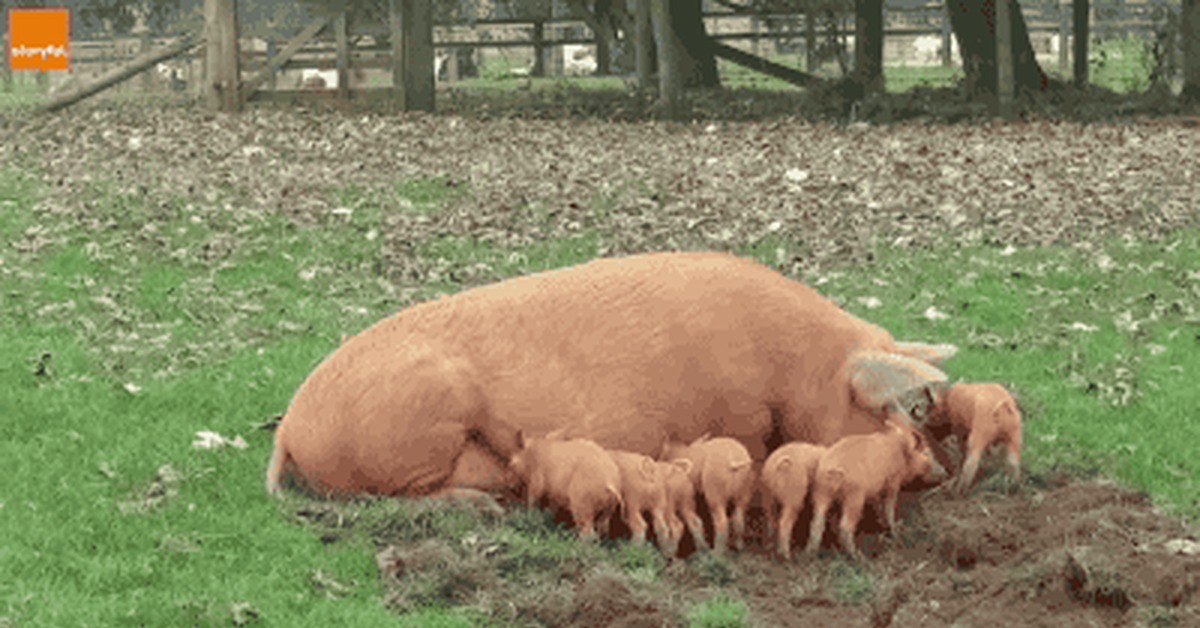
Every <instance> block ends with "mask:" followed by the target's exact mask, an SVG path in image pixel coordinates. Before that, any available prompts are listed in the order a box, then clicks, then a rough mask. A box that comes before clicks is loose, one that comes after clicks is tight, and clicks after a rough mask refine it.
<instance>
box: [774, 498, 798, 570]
mask: <svg viewBox="0 0 1200 628" xmlns="http://www.w3.org/2000/svg"><path fill="white" fill-rule="evenodd" d="M799 514H800V512H799V509H798V508H796V506H795V504H791V503H786V504H783V508H781V509H780V513H779V547H778V550H779V557H780V558H783V559H785V560H786V559H787V558H788V557H789V556H791V553H792V529H793V528H795V526H796V517H797V516H799Z"/></svg>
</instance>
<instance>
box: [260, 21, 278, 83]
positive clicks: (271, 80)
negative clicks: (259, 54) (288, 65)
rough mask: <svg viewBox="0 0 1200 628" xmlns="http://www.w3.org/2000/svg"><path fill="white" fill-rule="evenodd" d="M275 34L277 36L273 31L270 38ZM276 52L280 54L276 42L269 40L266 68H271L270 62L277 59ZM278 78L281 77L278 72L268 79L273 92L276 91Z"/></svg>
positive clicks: (265, 60)
mask: <svg viewBox="0 0 1200 628" xmlns="http://www.w3.org/2000/svg"><path fill="white" fill-rule="evenodd" d="M274 34H275V33H274V31H272V32H271V35H269V36H273V35H274ZM276 52H278V51H277V50H276V47H275V40H274V39H268V40H267V57H266V59H264V60H263V61H264V62H265V63H263V67H264V68H268V67H270V61H271V59H274V58H275V53H276ZM278 76H279V74H278V73H277V72H272V73H271V76H270V78H268V79H267V85H269V86H270V87H271V89H272V90H274V89H275V87H276V79H277V78H278Z"/></svg>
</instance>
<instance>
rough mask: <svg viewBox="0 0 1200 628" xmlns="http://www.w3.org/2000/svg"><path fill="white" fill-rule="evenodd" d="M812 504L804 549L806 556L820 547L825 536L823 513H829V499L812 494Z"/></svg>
mask: <svg viewBox="0 0 1200 628" xmlns="http://www.w3.org/2000/svg"><path fill="white" fill-rule="evenodd" d="M812 502H813V516H812V523H811V524H810V525H809V529H808V545H806V546H805V547H804V552H805V553H806V554H815V553H816V552H817V550H818V549H820V547H821V537H822V536H825V513H826V512H828V511H829V502H830V498H829V496H827V495H818V494H817V493H815V492H814V493H813V500H812Z"/></svg>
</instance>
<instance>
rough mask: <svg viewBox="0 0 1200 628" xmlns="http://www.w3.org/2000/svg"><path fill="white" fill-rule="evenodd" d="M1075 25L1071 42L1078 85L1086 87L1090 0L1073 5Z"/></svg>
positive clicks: (1075, 0) (1081, 0)
mask: <svg viewBox="0 0 1200 628" xmlns="http://www.w3.org/2000/svg"><path fill="white" fill-rule="evenodd" d="M1072 8H1073V11H1072V13H1074V16H1073V17H1074V25H1073V28H1072V29H1071V32H1072V35H1074V38H1073V39H1072V41H1071V52H1072V54H1074V56H1075V72H1074V74H1075V76H1074V81H1075V84H1076V85H1080V86H1082V85H1086V84H1087V82H1088V58H1087V49H1088V10H1089V7H1088V0H1074V1H1073V3H1072Z"/></svg>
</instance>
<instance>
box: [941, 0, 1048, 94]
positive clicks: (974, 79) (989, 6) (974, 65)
mask: <svg viewBox="0 0 1200 628" xmlns="http://www.w3.org/2000/svg"><path fill="white" fill-rule="evenodd" d="M996 1H1000V2H1009V3H1010V4H1009V16H1010V19H1009V25H1010V27H1011V28H1012V41H1013V72H1014V78H1015V80H1016V85H1017V88H1018V89H1024V90H1030V91H1041V90H1043V89H1045V88H1046V85H1047V82H1048V79H1047V77H1046V73H1045V72H1043V71H1042V67H1041V66H1040V65H1038V62H1037V58H1036V57H1034V54H1033V45H1032V44H1031V43H1030V41H1029V29H1028V28H1026V26H1025V18H1024V17H1023V16H1022V15H1021V8H1020V5H1019V4H1018V3H1017V1H1016V0H946V9H947V11H948V12H949V14H950V27H951V29H953V31H954V37H955V39H957V40H958V49H959V50H961V51H962V57H963V72H964V73H965V74H966V85H967V91H968V93H970V94H971V95H973V96H980V95H989V94H995V93H996V76H997V72H998V67H997V64H996V24H995V19H996V7H995V4H994V3H995V2H996Z"/></svg>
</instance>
